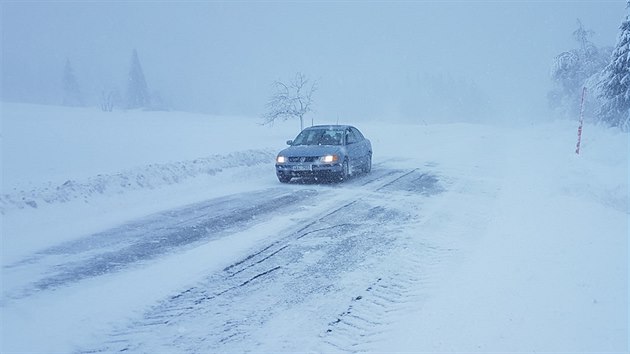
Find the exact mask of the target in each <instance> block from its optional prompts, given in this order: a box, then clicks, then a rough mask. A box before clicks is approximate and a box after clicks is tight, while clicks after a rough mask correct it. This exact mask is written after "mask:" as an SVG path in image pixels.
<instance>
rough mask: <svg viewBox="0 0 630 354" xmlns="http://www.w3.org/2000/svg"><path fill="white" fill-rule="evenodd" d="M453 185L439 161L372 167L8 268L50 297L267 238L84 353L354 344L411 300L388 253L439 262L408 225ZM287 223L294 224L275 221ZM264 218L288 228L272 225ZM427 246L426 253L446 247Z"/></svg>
mask: <svg viewBox="0 0 630 354" xmlns="http://www.w3.org/2000/svg"><path fill="white" fill-rule="evenodd" d="M444 188H445V186H444V184H443V183H441V182H440V180H439V176H437V175H435V174H433V173H432V172H431V168H430V167H425V168H423V169H420V168H417V169H412V170H401V169H387V168H382V167H379V166H375V167H374V170H373V172H372V173H371V174H370V175H362V176H357V177H355V178H354V179H352V180H350V181H348V182H346V183H344V184H331V185H318V184H312V183H309V182H306V183H299V181H298V183H294V184H292V185H286V186H281V187H277V188H272V189H263V190H260V191H257V192H250V193H246V194H236V195H231V196H228V197H221V198H216V199H212V200H208V201H205V202H202V203H196V204H193V205H190V206H186V207H184V208H179V209H176V210H169V211H167V212H161V213H158V214H155V215H151V216H148V217H145V218H142V219H140V220H137V221H133V222H130V223H126V224H124V225H122V226H119V227H117V228H115V229H111V230H107V231H104V232H101V233H98V234H95V235H90V236H87V237H84V238H81V239H78V240H74V241H72V242H68V243H64V244H61V245H58V246H55V247H52V248H50V249H46V250H43V251H41V252H38V253H37V254H36V255H35V256H33V257H30V258H28V259H25V260H23V261H20V262H17V263H15V264H12V265H9V266H7V267H5V272H6V273H7V274H8V275H9V276H10V274H12V273H15V274H19V273H30V274H33V273H37V272H38V273H39V274H41V278H39V279H32V278H31V279H28V281H27V282H26V283H24V284H21V286H20V287H19V289H16V290H15V291H13V292H9V294H10V295H9V297H10V298H15V299H19V298H23V297H28V296H31V295H33V294H36V293H37V294H39V296H44V297H45V296H46V295H45V294H46V293H47V292H51V291H54V290H55V289H56V288H59V287H67V286H69V285H71V284H72V283H76V282H80V281H92V282H94V283H98V279H96V278H97V277H100V276H105V275H111V274H113V273H118V272H125V271H133V269H134V268H140V267H151V266H152V265H153V267H156V266H159V265H156V263H160V262H161V259H164V257H165V256H169V257H171V258H179V257H182V258H185V257H187V255H188V254H189V252H190V251H191V250H193V251H194V249H195V248H196V247H199V246H200V245H206V246H205V247H208V244H212V243H213V242H214V241H216V240H218V239H221V238H234V237H244V236H245V237H247V236H246V235H247V234H264V236H263V237H262V238H261V239H260V240H259V242H257V243H255V244H252V245H251V248H250V253H248V254H247V255H246V256H244V257H240V258H235V259H233V261H232V263H231V264H229V265H228V266H226V267H224V268H223V269H219V270H217V271H214V272H211V273H209V274H205V275H204V276H202V277H201V278H200V279H198V280H197V281H196V282H195V283H194V285H192V286H187V287H186V288H185V289H179V288H173V289H170V291H169V292H170V294H169V295H168V296H166V297H164V298H162V299H157V301H156V302H155V303H152V304H146V305H148V306H149V307H150V308H149V310H147V311H146V312H144V313H140V314H139V316H137V317H135V318H130V319H128V320H126V321H123V322H122V323H118V324H117V325H116V327H115V328H114V329H113V330H112V331H111V332H108V333H101V334H100V335H99V342H100V343H99V344H98V345H96V346H95V347H83V348H78V350H79V351H89V352H92V351H104V352H112V351H122V350H131V351H134V352H160V351H173V350H175V351H186V352H208V351H237V352H241V351H247V350H251V349H256V350H288V351H298V350H314V351H330V350H350V351H353V350H356V349H358V348H359V347H360V346H365V345H369V344H370V342H371V336H372V335H374V334H376V333H379V332H380V331H382V328H380V329H379V326H380V325H382V324H383V323H386V322H387V321H388V318H387V313H389V312H391V311H396V309H397V308H399V307H400V305H401V304H404V303H405V302H407V301H409V299H405V297H406V296H407V291H406V290H407V289H406V288H407V287H408V285H409V283H410V282H418V281H420V279H419V278H417V277H415V276H413V275H412V274H414V273H416V272H415V271H412V270H411V269H407V270H405V269H392V268H391V263H390V262H388V261H387V260H388V259H391V258H397V259H398V261H397V264H398V265H400V264H401V263H400V262H401V261H403V259H401V258H406V259H407V262H410V263H411V264H414V265H415V266H418V264H417V263H423V265H424V266H427V267H430V266H433V265H434V264H431V263H432V262H434V261H435V257H421V256H420V255H419V254H415V253H417V252H415V251H414V252H412V251H411V249H414V248H410V246H411V245H410V244H409V241H410V240H409V239H407V238H405V237H401V235H403V233H402V232H401V231H402V230H404V229H405V228H407V227H408V226H409V225H410V224H413V223H414V222H417V220H418V212H419V209H418V208H419V206H421V205H422V199H425V198H430V197H432V196H434V195H436V194H439V193H442V192H444V191H445V189H444ZM305 209H308V210H309V211H308V213H306V214H304V212H303V211H304V210H305ZM304 215H306V216H304ZM278 218H281V219H285V220H289V222H281V223H278V221H277V220H274V219H278ZM264 224H281V225H286V226H283V227H281V228H278V229H276V230H273V231H272V232H270V231H269V230H265V227H264ZM261 225H262V226H261ZM247 242H248V240H244V241H243V243H247ZM425 246H426V247H428V248H427V249H425V250H424V251H423V252H425V253H426V252H429V253H430V254H433V255H434V254H435V253H440V252H448V250H444V249H440V248H439V246H437V245H433V246H431V245H430V244H426V245H425ZM415 250H416V251H419V249H415ZM28 268H31V269H28ZM35 268H38V271H37V272H35ZM401 272H405V273H403V274H401ZM164 276H165V277H169V276H170V277H179V276H180V274H179V273H178V272H171V273H168V274H165V275H164ZM163 281H164V282H165V283H167V284H170V283H173V281H172V280H168V279H163ZM16 283H17V282H16ZM121 286H124V284H121ZM163 290H164V289H163ZM42 292H43V294H42ZM295 338H300V340H299V341H295ZM305 340H306V342H305ZM364 348H366V349H367V348H369V346H368V347H364Z"/></svg>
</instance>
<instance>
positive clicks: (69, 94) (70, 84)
mask: <svg viewBox="0 0 630 354" xmlns="http://www.w3.org/2000/svg"><path fill="white" fill-rule="evenodd" d="M63 105H64V106H83V96H82V95H81V90H80V89H79V84H78V83H77V79H76V77H75V76H74V70H73V69H72V64H71V63H70V59H66V65H65V66H64V69H63Z"/></svg>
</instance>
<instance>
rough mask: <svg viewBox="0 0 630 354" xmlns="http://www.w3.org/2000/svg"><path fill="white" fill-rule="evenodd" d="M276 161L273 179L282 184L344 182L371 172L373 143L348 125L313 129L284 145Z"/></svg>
mask: <svg viewBox="0 0 630 354" xmlns="http://www.w3.org/2000/svg"><path fill="white" fill-rule="evenodd" d="M287 145H289V147H288V148H286V149H284V150H282V151H280V153H278V156H277V157H276V175H277V176H278V180H279V181H280V182H282V183H288V182H290V181H291V179H292V178H294V177H307V178H315V179H317V180H328V181H331V180H332V181H344V180H347V179H348V177H350V176H351V175H354V174H356V173H357V172H363V173H369V172H370V170H371V169H372V143H371V142H370V140H368V139H366V138H365V137H364V136H363V134H362V133H361V132H360V131H359V130H358V129H357V128H355V127H353V126H350V125H316V126H312V127H308V128H306V129H304V130H302V131H301V132H300V134H298V136H297V137H296V138H295V139H294V140H289V141H287Z"/></svg>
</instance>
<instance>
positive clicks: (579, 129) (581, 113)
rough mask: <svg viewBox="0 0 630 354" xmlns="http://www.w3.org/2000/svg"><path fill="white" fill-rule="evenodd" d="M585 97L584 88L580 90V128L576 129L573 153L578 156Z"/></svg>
mask: <svg viewBox="0 0 630 354" xmlns="http://www.w3.org/2000/svg"><path fill="white" fill-rule="evenodd" d="M585 95H586V87H583V88H582V100H581V102H580V126H579V127H578V140H577V145H576V147H575V153H576V154H578V155H579V154H580V144H581V143H582V126H583V125H584V96H585Z"/></svg>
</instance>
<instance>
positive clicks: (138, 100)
mask: <svg viewBox="0 0 630 354" xmlns="http://www.w3.org/2000/svg"><path fill="white" fill-rule="evenodd" d="M149 103H150V98H149V89H148V87H147V82H146V81H145V79H144V73H143V72H142V66H141V65H140V60H139V59H138V51H136V50H135V49H134V50H133V54H132V56H131V68H130V69H129V77H128V78H127V97H126V107H127V108H128V109H133V108H142V107H147V106H148V105H149Z"/></svg>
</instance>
